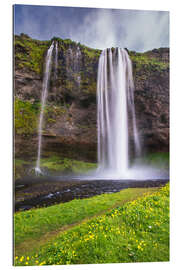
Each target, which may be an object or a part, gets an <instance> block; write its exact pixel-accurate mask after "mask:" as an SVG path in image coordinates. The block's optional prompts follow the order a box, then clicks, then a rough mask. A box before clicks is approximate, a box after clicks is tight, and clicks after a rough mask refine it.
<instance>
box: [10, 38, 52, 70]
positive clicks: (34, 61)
mask: <svg viewBox="0 0 180 270" xmlns="http://www.w3.org/2000/svg"><path fill="white" fill-rule="evenodd" d="M49 45H50V41H39V40H35V39H31V38H30V37H28V36H27V35H24V34H21V36H15V39H14V48H15V66H17V67H18V68H24V67H26V68H28V69H30V70H32V71H34V72H36V73H38V74H40V73H42V70H43V62H44V56H45V53H46V51H47V49H48V47H49Z"/></svg>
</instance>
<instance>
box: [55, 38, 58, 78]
mask: <svg viewBox="0 0 180 270" xmlns="http://www.w3.org/2000/svg"><path fill="white" fill-rule="evenodd" d="M57 69H58V43H57V42H56V46H55V79H57Z"/></svg>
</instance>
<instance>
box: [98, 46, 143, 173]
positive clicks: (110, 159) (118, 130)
mask: <svg viewBox="0 0 180 270" xmlns="http://www.w3.org/2000/svg"><path fill="white" fill-rule="evenodd" d="M97 105H98V108H97V123H98V173H100V174H102V173H103V172H105V173H107V174H108V173H109V174H110V175H111V176H115V177H124V176H126V173H127V171H128V169H129V165H130V164H129V159H130V158H129V152H130V151H129V150H130V149H129V147H130V145H129V130H130V127H129V126H130V123H131V124H132V132H133V134H132V137H133V140H134V149H135V155H138V154H139V153H140V143H139V136H138V131H137V126H136V116H135V108H134V84H133V76H132V64H131V60H130V58H129V56H128V53H127V51H126V50H125V49H120V48H116V49H105V50H103V51H102V53H101V55H100V59H99V67H98V82H97Z"/></svg>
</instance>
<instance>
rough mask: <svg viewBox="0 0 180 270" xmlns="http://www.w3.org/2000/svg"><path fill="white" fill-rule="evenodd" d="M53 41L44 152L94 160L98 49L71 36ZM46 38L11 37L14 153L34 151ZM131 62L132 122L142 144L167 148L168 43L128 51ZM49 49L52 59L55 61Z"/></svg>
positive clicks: (22, 35)
mask: <svg viewBox="0 0 180 270" xmlns="http://www.w3.org/2000/svg"><path fill="white" fill-rule="evenodd" d="M53 40H55V41H56V42H58V59H57V60H58V61H57V63H58V65H57V66H56V65H55V64H53V65H52V72H51V79H50V86H49V93H48V101H47V106H46V108H45V121H44V128H43V153H44V155H48V154H49V153H50V152H54V151H55V152H59V153H61V154H63V155H68V156H71V157H73V158H78V159H85V160H91V161H95V160H96V148H97V131H96V128H97V127H96V80H97V70H98V59H99V55H100V53H101V51H100V50H94V49H91V48H88V47H86V46H84V45H81V44H80V43H76V42H73V41H71V40H69V39H68V40H62V39H60V38H56V37H54V38H53ZM51 42H52V40H50V41H38V40H33V39H31V38H30V37H28V36H27V35H25V34H21V35H20V36H15V39H14V56H15V59H14V96H15V101H14V104H15V106H14V111H15V125H14V127H15V154H16V156H28V155H30V156H34V155H36V152H37V121H38V115H39V110H40V98H41V91H42V79H43V71H44V59H45V55H46V51H47V49H48V47H49V46H50V44H51ZM129 55H130V57H131V59H132V62H133V73H134V82H135V107H136V116H137V125H138V129H139V133H140V138H141V142H142V144H143V146H144V147H143V148H144V149H145V150H147V151H151V152H153V151H168V147H169V49H168V48H160V49H154V50H153V51H149V52H146V53H136V52H129ZM55 58H56V55H55V50H53V63H55Z"/></svg>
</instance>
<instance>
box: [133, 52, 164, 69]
mask: <svg viewBox="0 0 180 270" xmlns="http://www.w3.org/2000/svg"><path fill="white" fill-rule="evenodd" d="M157 52H159V54H160V52H161V49H158V50H157ZM159 54H158V56H155V55H150V53H149V52H146V53H136V52H129V55H130V58H131V60H132V62H133V65H134V68H135V71H136V72H138V71H140V70H143V69H144V70H146V71H160V72H161V71H164V70H166V69H168V68H169V62H167V61H164V60H163V58H162V59H161V57H160V56H159Z"/></svg>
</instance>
